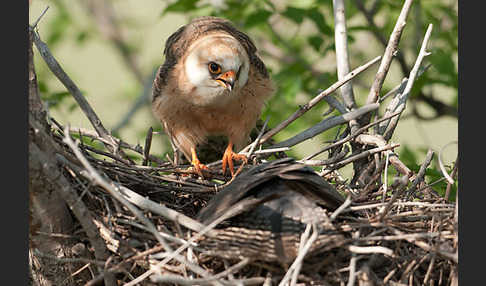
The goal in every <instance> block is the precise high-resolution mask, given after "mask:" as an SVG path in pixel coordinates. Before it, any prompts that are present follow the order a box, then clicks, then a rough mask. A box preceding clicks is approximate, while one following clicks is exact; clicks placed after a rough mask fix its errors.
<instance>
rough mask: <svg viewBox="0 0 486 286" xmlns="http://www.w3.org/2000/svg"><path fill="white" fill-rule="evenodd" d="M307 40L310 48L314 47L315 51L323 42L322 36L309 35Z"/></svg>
mask: <svg viewBox="0 0 486 286" xmlns="http://www.w3.org/2000/svg"><path fill="white" fill-rule="evenodd" d="M307 41H308V42H309V44H310V45H311V46H312V48H314V50H315V51H316V52H319V50H320V48H321V45H322V43H324V40H323V39H322V37H319V36H310V37H309V38H307Z"/></svg>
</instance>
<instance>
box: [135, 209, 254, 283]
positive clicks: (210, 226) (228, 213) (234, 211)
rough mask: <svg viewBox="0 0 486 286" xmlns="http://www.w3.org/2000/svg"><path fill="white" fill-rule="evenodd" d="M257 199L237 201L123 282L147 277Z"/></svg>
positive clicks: (136, 281)
mask: <svg viewBox="0 0 486 286" xmlns="http://www.w3.org/2000/svg"><path fill="white" fill-rule="evenodd" d="M258 201H260V200H246V201H243V202H240V203H237V204H236V205H234V206H233V208H231V209H229V210H227V211H226V212H225V213H224V214H223V215H221V216H220V217H219V218H217V219H215V220H214V221H213V222H211V223H210V224H208V225H207V226H205V227H204V228H203V229H202V230H201V231H199V232H198V233H196V234H195V235H194V236H192V237H191V238H190V239H188V240H187V243H185V244H183V245H181V246H180V247H179V248H178V249H176V250H175V251H173V252H172V253H171V254H169V255H168V256H167V257H166V258H164V259H163V260H162V261H160V262H159V263H157V264H156V265H155V266H153V267H152V268H151V269H149V270H147V271H146V272H144V273H143V274H141V275H140V276H138V277H137V278H136V279H134V280H132V281H130V282H129V283H127V284H125V286H133V285H135V284H137V283H139V282H141V281H143V280H145V279H146V278H147V277H149V276H150V275H152V274H153V273H154V271H155V269H158V268H160V267H162V266H164V265H165V264H167V262H169V261H170V260H171V259H172V258H174V256H176V255H178V254H179V253H180V252H181V251H183V250H184V249H186V248H187V247H189V246H190V245H191V244H192V243H193V242H195V241H196V240H198V239H199V238H201V237H202V236H203V235H205V234H206V233H208V232H210V231H212V230H213V229H214V227H216V225H218V224H219V223H221V222H222V221H224V220H226V219H227V218H229V217H231V216H234V215H236V214H238V213H241V212H243V211H245V210H247V209H248V205H252V204H255V202H258ZM196 273H197V272H196ZM218 284H220V283H218Z"/></svg>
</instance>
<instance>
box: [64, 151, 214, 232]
mask: <svg viewBox="0 0 486 286" xmlns="http://www.w3.org/2000/svg"><path fill="white" fill-rule="evenodd" d="M58 159H59V160H60V162H61V163H64V164H69V166H70V167H71V168H72V169H74V170H75V171H76V172H78V173H80V174H85V172H84V170H82V169H81V168H79V167H78V166H76V165H74V164H72V163H71V162H69V161H68V160H66V159H65V158H64V157H58ZM119 187H120V190H121V195H122V196H123V197H124V198H125V199H127V200H128V201H129V202H130V203H132V204H134V205H136V206H137V207H139V208H141V209H145V210H148V211H151V212H153V213H155V214H158V215H160V216H162V217H164V218H166V219H168V220H171V221H173V222H175V223H178V224H180V225H182V226H184V227H186V228H188V229H190V230H193V231H196V232H199V231H202V230H203V229H204V227H205V225H203V224H202V223H200V222H198V221H196V220H193V219H192V218H190V217H188V216H186V215H184V214H182V213H179V212H178V211H175V210H173V209H170V208H168V207H166V206H164V205H162V204H159V203H156V202H154V201H151V200H149V199H147V198H145V197H143V196H141V195H139V194H137V193H136V192H134V191H132V190H130V189H129V188H127V187H125V186H119ZM207 235H208V236H211V235H212V236H214V235H215V234H214V233H213V232H211V231H208V232H207Z"/></svg>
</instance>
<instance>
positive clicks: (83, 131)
mask: <svg viewBox="0 0 486 286" xmlns="http://www.w3.org/2000/svg"><path fill="white" fill-rule="evenodd" d="M60 128H63V127H60ZM69 130H70V131H71V133H72V134H76V133H78V134H81V135H83V136H87V137H90V138H93V139H96V140H99V141H101V142H104V143H107V144H109V141H108V140H105V139H103V138H102V137H100V136H99V135H98V134H97V133H96V132H95V131H92V130H89V129H85V128H81V127H71V128H70V129H69ZM78 134H76V135H78ZM113 139H114V140H116V142H117V146H120V148H126V149H129V150H132V151H134V152H137V153H138V154H140V155H144V150H143V149H142V147H141V146H140V145H138V144H137V145H132V144H129V143H127V142H125V141H123V140H121V139H118V138H115V137H113ZM148 158H149V159H150V161H153V162H156V163H158V164H160V165H167V164H168V163H167V162H165V161H162V160H160V159H159V158H158V157H156V156H153V155H150V154H149V155H148Z"/></svg>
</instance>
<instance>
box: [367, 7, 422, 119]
mask: <svg viewBox="0 0 486 286" xmlns="http://www.w3.org/2000/svg"><path fill="white" fill-rule="evenodd" d="M412 2H413V0H406V1H405V3H404V4H403V7H402V10H401V11H400V15H399V16H398V19H397V22H396V24H395V27H394V28H393V32H392V33H391V35H390V39H389V40H388V44H387V46H386V48H385V53H384V54H383V59H382V60H381V63H380V67H379V68H378V72H377V73H376V77H375V80H374V82H373V84H372V86H371V89H370V93H369V94H368V98H367V100H366V103H373V102H377V101H378V98H379V95H380V91H381V88H382V86H383V82H384V81H385V78H386V75H387V73H388V70H389V69H390V65H391V62H392V60H393V56H394V54H395V53H396V51H397V49H398V43H399V41H400V37H401V35H402V31H403V29H404V28H405V25H406V19H407V16H408V12H409V11H410V6H411V5H412ZM366 123H368V122H366Z"/></svg>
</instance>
